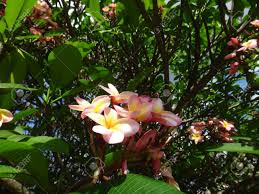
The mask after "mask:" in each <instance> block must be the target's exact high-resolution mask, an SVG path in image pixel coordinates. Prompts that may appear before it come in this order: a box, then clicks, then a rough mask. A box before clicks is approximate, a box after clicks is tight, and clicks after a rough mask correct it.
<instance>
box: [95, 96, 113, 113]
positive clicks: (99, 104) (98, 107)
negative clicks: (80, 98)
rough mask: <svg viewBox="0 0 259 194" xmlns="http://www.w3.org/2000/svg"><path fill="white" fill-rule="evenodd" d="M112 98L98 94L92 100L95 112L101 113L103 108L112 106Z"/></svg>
mask: <svg viewBox="0 0 259 194" xmlns="http://www.w3.org/2000/svg"><path fill="white" fill-rule="evenodd" d="M110 103H111V99H110V97H109V96H106V95H103V96H98V97H96V98H95V99H94V100H93V101H92V105H93V106H94V107H95V109H94V112H96V113H101V112H103V110H104V109H105V108H106V107H108V106H110Z"/></svg>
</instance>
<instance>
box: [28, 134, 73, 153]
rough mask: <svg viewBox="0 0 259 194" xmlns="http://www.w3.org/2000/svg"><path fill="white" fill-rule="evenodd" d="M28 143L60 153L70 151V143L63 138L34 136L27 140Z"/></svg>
mask: <svg viewBox="0 0 259 194" xmlns="http://www.w3.org/2000/svg"><path fill="white" fill-rule="evenodd" d="M25 144H27V145H31V146H34V147H37V148H38V149H43V150H50V151H54V152H58V153H65V154H68V153H69V145H68V144H67V143H66V142H64V141H63V140H61V139H57V138H54V137H48V136H38V137H32V138H30V139H29V140H28V141H26V142H25Z"/></svg>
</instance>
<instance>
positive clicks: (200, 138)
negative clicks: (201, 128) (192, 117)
mask: <svg viewBox="0 0 259 194" xmlns="http://www.w3.org/2000/svg"><path fill="white" fill-rule="evenodd" d="M189 138H190V140H193V141H194V143H195V144H198V143H199V142H203V136H202V134H201V133H200V132H198V133H197V132H196V133H192V134H190V136H189Z"/></svg>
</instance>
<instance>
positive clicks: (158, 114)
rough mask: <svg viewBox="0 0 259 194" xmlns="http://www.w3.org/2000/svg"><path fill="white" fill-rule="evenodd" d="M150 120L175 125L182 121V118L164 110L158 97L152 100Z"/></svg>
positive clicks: (169, 125) (170, 125)
mask: <svg viewBox="0 0 259 194" xmlns="http://www.w3.org/2000/svg"><path fill="white" fill-rule="evenodd" d="M152 120H153V121H157V122H159V123H161V124H163V125H165V126H168V127H176V126H178V125H180V124H181V123H182V120H181V119H180V118H179V117H178V116H177V115H175V114H173V113H172V112H169V111H165V110H164V107H163V102H162V100H161V99H160V98H154V99H153V100H152Z"/></svg>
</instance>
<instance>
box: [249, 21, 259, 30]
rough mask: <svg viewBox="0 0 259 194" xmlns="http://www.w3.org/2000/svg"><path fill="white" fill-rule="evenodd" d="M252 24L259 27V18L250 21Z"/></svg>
mask: <svg viewBox="0 0 259 194" xmlns="http://www.w3.org/2000/svg"><path fill="white" fill-rule="evenodd" d="M250 24H252V25H253V26H254V27H256V28H259V20H254V21H252V22H250Z"/></svg>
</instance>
